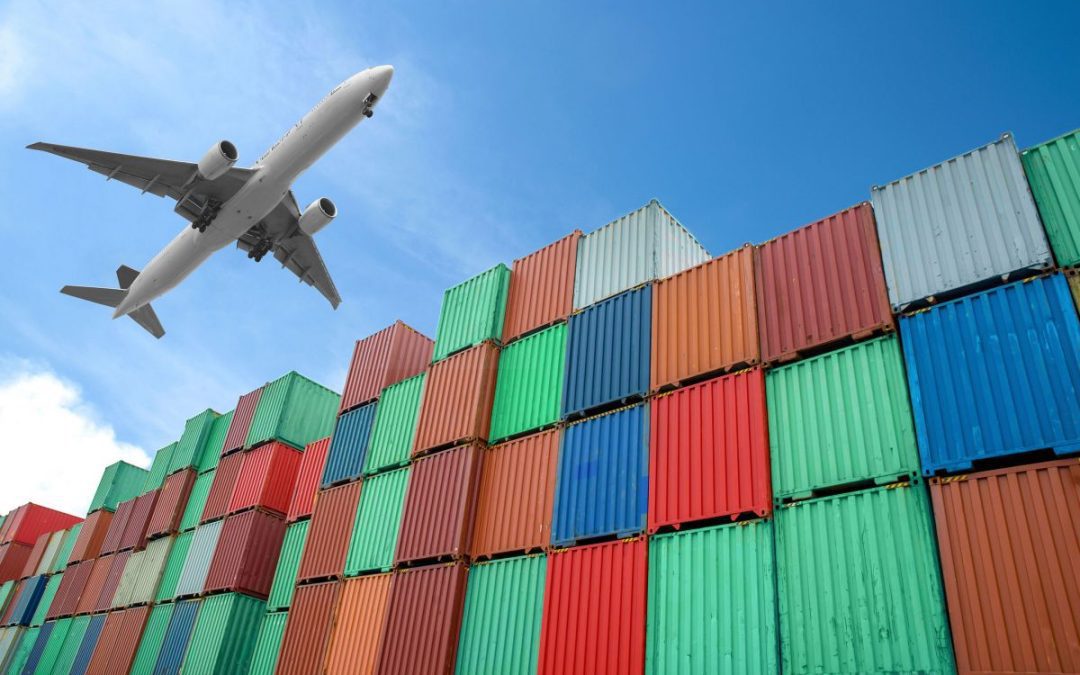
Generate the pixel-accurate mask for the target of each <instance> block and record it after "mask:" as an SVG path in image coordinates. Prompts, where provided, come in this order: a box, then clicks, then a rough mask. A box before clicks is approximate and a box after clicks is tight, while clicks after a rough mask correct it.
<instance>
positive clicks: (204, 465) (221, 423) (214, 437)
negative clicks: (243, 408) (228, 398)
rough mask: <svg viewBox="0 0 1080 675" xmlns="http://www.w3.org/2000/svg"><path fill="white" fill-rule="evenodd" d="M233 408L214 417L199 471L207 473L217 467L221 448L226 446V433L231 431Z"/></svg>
mask: <svg viewBox="0 0 1080 675" xmlns="http://www.w3.org/2000/svg"><path fill="white" fill-rule="evenodd" d="M233 412H235V411H233V410H230V411H229V412H227V413H225V414H224V415H221V416H219V417H215V418H214V423H213V424H212V425H211V426H210V434H209V436H208V437H207V439H206V443H205V444H204V445H203V451H202V456H201V457H199V461H198V463H197V464H196V465H195V469H196V471H197V472H198V473H206V472H207V471H210V470H211V469H216V468H217V465H218V460H220V459H221V450H222V448H223V447H224V446H225V435H226V434H228V433H229V425H230V424H232V418H233Z"/></svg>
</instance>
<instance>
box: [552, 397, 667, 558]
mask: <svg viewBox="0 0 1080 675" xmlns="http://www.w3.org/2000/svg"><path fill="white" fill-rule="evenodd" d="M648 511H649V418H648V410H647V409H646V407H645V405H644V404H639V405H636V406H632V407H629V408H622V409H620V410H615V411H613V412H610V413H605V414H603V415H600V416H598V417H590V418H588V419H585V420H582V421H581V422H577V423H576V424H572V425H570V426H569V427H567V428H566V430H565V431H563V442H562V450H561V451H560V452H559V472H558V476H557V478H556V482H555V510H554V515H553V516H552V524H551V543H552V544H554V545H555V546H573V545H576V544H579V543H581V542H583V541H587V540H590V539H594V538H597V537H610V536H617V537H627V536H631V535H634V534H638V533H641V532H643V531H644V530H645V526H646V519H647V517H648Z"/></svg>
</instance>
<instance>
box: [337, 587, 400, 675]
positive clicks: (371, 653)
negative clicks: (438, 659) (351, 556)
mask: <svg viewBox="0 0 1080 675" xmlns="http://www.w3.org/2000/svg"><path fill="white" fill-rule="evenodd" d="M391 576H392V575H390V574H374V575H370V576H366V577H357V578H355V579H346V580H345V583H344V584H343V585H342V587H341V599H340V600H339V601H338V606H337V611H336V612H335V614H334V624H333V625H334V628H333V631H332V632H331V634H330V642H329V644H328V646H327V650H326V672H327V673H350V674H351V675H372V673H374V672H375V661H376V659H377V658H378V656H379V638H380V636H381V633H382V625H383V621H384V620H385V618H386V600H387V596H388V595H389V592H390V579H391Z"/></svg>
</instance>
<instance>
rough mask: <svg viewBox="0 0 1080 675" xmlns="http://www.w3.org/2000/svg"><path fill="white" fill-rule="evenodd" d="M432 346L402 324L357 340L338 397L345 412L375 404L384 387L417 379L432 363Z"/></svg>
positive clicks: (428, 340) (417, 332)
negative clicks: (364, 405) (410, 378)
mask: <svg viewBox="0 0 1080 675" xmlns="http://www.w3.org/2000/svg"><path fill="white" fill-rule="evenodd" d="M434 348H435V342H434V341H433V340H432V339H431V338H429V337H427V336H426V335H424V334H423V333H421V332H419V331H417V330H415V329H413V328H410V327H409V326H408V325H407V324H405V323H404V322H402V321H395V322H394V323H393V324H392V325H390V326H388V327H386V328H384V329H382V330H381V331H379V332H378V333H374V334H372V335H369V336H368V337H366V338H364V339H362V340H357V341H356V347H355V348H354V349H353V356H352V361H351V362H350V363H349V374H348V375H347V376H346V377H345V388H344V389H343V390H342V394H341V410H340V412H346V411H349V410H352V409H353V408H355V407H357V406H360V405H363V404H365V403H368V402H370V401H373V400H375V399H376V398H378V396H379V392H381V391H382V390H383V389H385V388H386V387H389V386H390V385H392V384H394V383H395V382H400V381H401V380H404V379H406V378H409V377H412V376H413V375H419V374H420V373H422V372H423V371H424V368H426V367H427V365H428V364H429V363H431V353H432V350H434Z"/></svg>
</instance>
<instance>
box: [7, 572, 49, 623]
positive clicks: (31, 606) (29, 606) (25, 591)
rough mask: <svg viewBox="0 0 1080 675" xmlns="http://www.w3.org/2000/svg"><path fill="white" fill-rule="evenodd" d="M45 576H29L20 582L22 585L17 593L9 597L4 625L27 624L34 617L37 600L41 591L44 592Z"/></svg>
mask: <svg viewBox="0 0 1080 675" xmlns="http://www.w3.org/2000/svg"><path fill="white" fill-rule="evenodd" d="M46 583H47V580H46V579H45V577H43V576H41V577H31V578H29V579H25V580H23V581H22V582H21V584H22V586H21V588H20V589H19V592H18V594H17V595H15V596H13V597H12V599H11V606H10V607H9V608H8V611H7V620H6V621H5V622H4V623H5V625H15V626H28V625H30V620H31V619H33V618H34V612H35V611H36V610H37V606H38V602H39V601H40V600H41V595H42V593H44V592H45V584H46Z"/></svg>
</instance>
